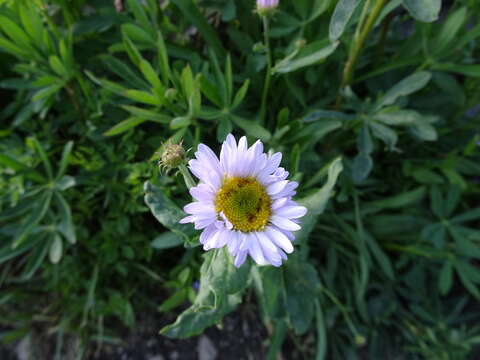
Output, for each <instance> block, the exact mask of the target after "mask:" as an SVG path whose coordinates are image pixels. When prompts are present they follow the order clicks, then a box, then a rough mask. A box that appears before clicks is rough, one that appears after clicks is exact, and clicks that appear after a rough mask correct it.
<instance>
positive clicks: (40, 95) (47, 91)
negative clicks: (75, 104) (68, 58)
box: [32, 84, 63, 101]
mask: <svg viewBox="0 0 480 360" xmlns="http://www.w3.org/2000/svg"><path fill="white" fill-rule="evenodd" d="M62 87H63V84H53V85H50V86H47V87H44V88H42V89H40V90H39V91H37V92H36V93H35V95H34V96H33V98H32V100H33V101H38V100H42V99H44V98H49V97H50V96H52V95H55V94H56V93H58V91H59V90H60V89H61V88H62Z"/></svg>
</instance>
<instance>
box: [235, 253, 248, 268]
mask: <svg viewBox="0 0 480 360" xmlns="http://www.w3.org/2000/svg"><path fill="white" fill-rule="evenodd" d="M247 253H248V251H239V252H238V254H237V257H236V258H235V263H234V265H235V266H236V267H237V268H239V267H240V266H242V265H243V263H244V262H245V259H246V258H247Z"/></svg>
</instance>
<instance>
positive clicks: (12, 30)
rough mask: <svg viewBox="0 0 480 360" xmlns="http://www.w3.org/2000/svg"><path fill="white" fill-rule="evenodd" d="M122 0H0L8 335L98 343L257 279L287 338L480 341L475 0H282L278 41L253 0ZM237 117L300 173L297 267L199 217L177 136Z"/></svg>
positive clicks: (270, 350) (431, 345) (263, 312)
mask: <svg viewBox="0 0 480 360" xmlns="http://www.w3.org/2000/svg"><path fill="white" fill-rule="evenodd" d="M123 3H124V4H123V7H124V9H123V11H121V12H119V11H117V10H116V9H115V7H114V6H113V2H112V1H110V0H96V1H87V0H71V1H66V0H50V1H47V0H34V1H30V0H29V1H27V0H16V1H9V0H3V1H2V0H0V79H1V80H0V105H1V106H0V121H1V128H0V325H1V326H3V327H4V329H8V330H5V331H3V332H2V333H1V334H0V339H1V340H2V342H4V343H12V342H14V341H16V340H18V339H21V338H23V337H25V336H26V335H27V334H32V333H35V332H37V333H38V332H40V333H42V334H48V335H46V336H47V337H48V338H49V339H50V341H51V343H52V344H54V345H52V346H53V348H54V349H55V351H56V352H55V356H57V358H60V357H61V355H60V354H62V351H63V349H64V348H65V347H66V346H69V345H66V344H69V343H68V342H67V340H66V339H68V338H72V337H73V338H75V339H77V340H78V341H76V342H75V344H74V346H73V348H74V352H75V353H76V356H77V358H82V357H84V358H89V356H91V354H92V353H93V351H94V349H96V348H97V346H101V345H102V344H105V343H115V342H116V341H118V339H119V337H120V334H121V331H120V329H121V328H122V327H129V328H132V329H136V328H137V327H138V320H139V319H142V318H145V316H146V315H145V314H160V315H161V316H166V317H167V318H169V319H173V318H174V317H175V316H176V315H177V314H178V313H180V310H184V309H186V308H187V309H186V310H185V311H184V312H183V313H182V314H181V315H180V317H179V318H178V319H177V321H176V322H175V323H174V324H173V325H171V326H168V327H165V328H163V330H162V333H163V334H164V335H166V336H169V337H188V336H192V335H197V334H200V333H202V332H203V331H205V328H207V327H208V326H210V325H213V324H216V323H217V324H218V323H221V318H222V317H223V316H224V315H225V314H227V313H229V312H231V311H233V310H234V309H235V308H237V306H238V304H240V303H243V304H244V306H245V304H247V306H252V307H253V308H254V311H255V312H256V313H257V314H258V319H259V321H262V322H263V324H264V325H265V327H266V329H268V336H266V338H267V339H268V340H267V341H266V342H265V345H266V346H267V350H266V351H265V357H267V356H268V358H270V359H274V358H275V357H276V356H277V354H279V353H280V352H281V351H282V344H284V346H283V351H284V353H285V357H286V358H289V357H288V356H289V355H288V354H289V351H288V350H287V347H289V346H290V347H292V346H293V347H296V348H299V349H301V350H302V351H303V353H304V354H306V353H307V354H312V355H311V356H314V357H316V358H317V359H323V358H328V359H347V358H348V359H356V358H370V359H381V358H408V359H467V358H471V359H475V358H478V357H479V356H480V353H479V351H478V345H477V344H478V343H479V342H480V328H479V327H478V320H479V315H480V311H479V308H478V301H479V299H480V290H479V288H478V285H479V284H480V275H479V274H480V273H479V271H478V260H479V259H480V231H479V230H478V228H479V221H480V220H479V219H480V208H479V207H478V206H479V199H480V186H479V184H480V155H479V148H478V144H477V143H478V142H479V141H480V136H479V125H480V108H479V106H480V105H479V104H480V95H479V94H480V80H479V79H480V64H479V58H480V47H479V40H478V38H479V37H480V24H479V15H480V4H479V3H478V2H477V1H476V0H456V1H443V4H441V1H440V0H430V1H427V0H422V1H420V0H419V1H411V0H403V1H401V0H390V1H383V0H375V1H374V0H371V1H370V0H359V1H353V0H340V1H335V0H315V1H310V0H308V1H307V0H298V1H297V0H295V1H289V0H282V1H281V5H280V8H279V11H278V12H276V14H275V15H274V17H273V18H271V19H270V20H269V32H268V34H269V36H268V43H269V45H270V46H267V45H268V44H267V41H266V39H265V38H264V27H263V25H264V24H262V19H260V18H259V16H258V15H257V14H255V13H254V12H253V9H254V7H255V4H254V1H234V0H202V1H193V0H170V1H154V0H146V1H136V0H128V1H124V2H123ZM440 5H442V6H441V8H440ZM376 10H379V11H378V12H376ZM269 50H271V52H269ZM269 54H270V56H271V59H272V63H271V64H269V62H268V61H267V59H268V58H269ZM267 73H270V74H271V79H270V80H271V82H270V87H269V92H268V93H267V94H266V98H265V100H266V101H264V102H262V97H263V90H264V84H265V76H266V74H267ZM229 132H233V133H234V134H236V135H238V136H240V135H244V134H246V135H247V136H248V137H249V140H251V141H253V140H255V139H261V140H262V141H263V142H264V143H265V145H266V148H268V149H275V150H276V151H281V152H283V154H284V158H283V160H282V164H283V166H284V167H285V168H286V169H288V170H289V171H290V173H291V174H292V177H293V179H295V180H297V181H299V182H300V184H301V185H300V188H299V194H298V199H299V201H300V202H302V203H304V204H305V205H306V206H307V207H308V208H309V210H310V212H309V216H308V217H307V218H306V219H305V220H304V226H303V227H304V228H303V230H302V231H301V232H300V233H299V234H298V236H297V237H298V240H297V243H298V246H297V250H296V252H295V254H294V255H292V256H291V257H290V258H289V261H288V262H287V263H286V265H285V266H283V267H282V268H281V269H273V268H269V267H262V268H258V267H255V266H252V265H251V264H247V265H245V266H244V267H242V268H241V269H240V270H238V271H235V270H233V269H232V264H231V262H230V261H229V257H228V255H226V254H225V253H224V252H222V251H218V252H209V253H207V254H206V255H205V254H204V253H203V251H202V250H201V249H200V248H199V247H198V233H197V232H195V231H193V229H192V228H191V227H189V226H180V225H178V224H177V221H178V219H179V218H180V217H181V216H182V212H181V210H180V209H181V207H182V206H183V205H184V204H185V203H186V202H187V201H188V200H189V196H188V191H187V189H186V187H185V185H184V183H183V180H182V177H181V176H180V175H179V174H177V173H176V172H175V171H170V172H169V173H167V174H165V173H161V172H160V171H159V170H158V167H157V160H158V153H159V152H160V153H161V151H162V146H163V145H162V144H165V143H166V142H167V141H169V140H170V141H173V142H179V141H180V140H183V143H184V145H185V147H186V148H192V149H195V148H196V146H197V145H198V143H200V142H203V143H206V144H209V145H210V146H212V148H214V150H216V151H217V150H218V148H219V145H218V142H219V141H223V139H224V138H225V136H226V134H228V133H229ZM147 181H148V182H147ZM146 182H147V183H146ZM145 195H147V196H146V198H145V199H144V196H145ZM328 199H330V200H329V201H328V205H327V200H328ZM325 207H326V209H325ZM152 212H153V214H152ZM157 220H158V221H157ZM202 264H203V265H202ZM210 265H211V266H210ZM212 269H214V270H215V269H217V271H213V270H212ZM227 270H228V271H227ZM199 281H200V288H199V290H198V291H197V288H198V282H199ZM190 304H193V305H192V306H191V307H189V308H188V306H189V305H190ZM204 308H208V309H209V310H208V311H204ZM202 309H203V310H202ZM237 311H238V310H237ZM152 316H153V315H152ZM192 324H194V325H192ZM164 325H165V324H164V323H161V324H160V323H159V325H158V329H159V328H160V327H161V326H164ZM158 329H157V330H158ZM306 338H313V339H315V341H313V342H311V343H309V344H308V345H304V344H303V341H304V340H305V339H306ZM285 344H287V345H285ZM292 353H293V352H292ZM258 356H259V358H263V355H260V354H258ZM308 356H310V355H308ZM308 356H307V357H308ZM52 358H53V355H52Z"/></svg>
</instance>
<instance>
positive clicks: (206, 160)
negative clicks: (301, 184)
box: [180, 135, 307, 267]
mask: <svg viewBox="0 0 480 360" xmlns="http://www.w3.org/2000/svg"><path fill="white" fill-rule="evenodd" d="M195 157H196V159H192V160H190V161H189V163H188V164H189V168H190V170H191V171H192V173H193V174H194V175H195V176H196V177H197V178H198V179H199V180H200V182H199V184H198V185H197V186H195V187H192V188H190V194H191V195H192V197H193V198H194V199H195V201H194V202H192V203H190V204H188V205H186V206H185V208H184V211H185V212H186V213H187V214H189V216H187V217H185V218H183V219H182V220H181V221H180V222H181V223H194V225H195V229H197V230H203V231H202V233H201V235H200V243H201V244H203V248H204V250H210V249H217V248H221V247H223V246H225V245H226V246H227V247H228V250H229V252H230V254H231V255H232V256H234V257H235V261H234V264H235V266H237V267H240V266H241V265H242V264H243V263H244V262H245V259H246V257H247V255H250V256H251V257H252V258H253V260H254V261H255V262H256V263H257V264H259V265H266V264H272V265H273V266H280V265H282V262H283V261H284V260H286V259H287V256H286V253H288V254H289V253H291V252H293V244H292V241H293V240H294V238H295V237H294V234H293V232H294V231H297V230H300V225H299V218H301V217H302V216H304V215H305V214H306V212H307V209H306V208H305V207H303V206H299V205H298V204H297V203H296V202H295V201H293V200H292V197H293V196H294V195H295V194H296V191H295V189H296V188H297V186H298V183H296V182H295V181H289V180H287V177H288V171H285V169H284V168H282V167H279V165H280V161H281V159H282V154H281V153H279V152H277V153H275V154H272V155H267V154H265V153H264V151H263V144H262V143H261V142H260V141H257V142H256V143H255V144H253V145H252V146H251V147H248V145H247V139H246V138H245V137H242V138H241V139H240V140H239V141H238V144H237V142H236V140H235V138H234V137H233V135H228V136H227V138H226V140H225V142H224V143H223V145H222V149H221V151H220V159H219V158H218V157H217V156H216V155H215V153H214V152H213V151H212V150H211V149H210V148H209V147H208V146H206V145H204V144H200V145H199V146H198V150H197V152H196V153H195Z"/></svg>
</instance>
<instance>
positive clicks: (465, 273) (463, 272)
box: [455, 260, 480, 300]
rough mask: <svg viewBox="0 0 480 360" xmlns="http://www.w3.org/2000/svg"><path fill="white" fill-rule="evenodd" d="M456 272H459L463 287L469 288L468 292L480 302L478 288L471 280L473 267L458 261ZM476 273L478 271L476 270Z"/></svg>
mask: <svg viewBox="0 0 480 360" xmlns="http://www.w3.org/2000/svg"><path fill="white" fill-rule="evenodd" d="M455 270H456V271H457V274H458V276H459V277H460V280H461V281H462V283H463V285H464V286H465V287H466V288H467V290H468V291H470V293H471V294H472V295H473V296H474V297H475V298H476V299H477V300H480V292H479V291H478V288H477V287H476V286H475V284H474V283H473V281H472V279H471V274H472V271H470V270H471V266H470V265H469V264H467V263H465V262H463V261H461V260H460V261H456V262H455ZM474 271H476V270H474Z"/></svg>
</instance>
